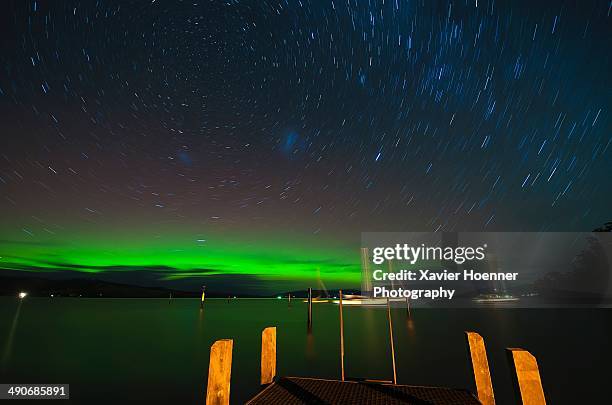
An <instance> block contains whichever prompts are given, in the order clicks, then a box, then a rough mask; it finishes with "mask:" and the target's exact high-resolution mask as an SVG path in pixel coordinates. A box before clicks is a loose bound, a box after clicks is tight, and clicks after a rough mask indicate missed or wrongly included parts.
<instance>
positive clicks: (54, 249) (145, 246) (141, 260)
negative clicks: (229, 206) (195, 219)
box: [0, 230, 360, 286]
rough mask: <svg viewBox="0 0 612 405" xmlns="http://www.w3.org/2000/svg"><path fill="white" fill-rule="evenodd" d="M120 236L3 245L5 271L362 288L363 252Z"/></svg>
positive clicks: (306, 243)
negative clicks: (146, 274)
mask: <svg viewBox="0 0 612 405" xmlns="http://www.w3.org/2000/svg"><path fill="white" fill-rule="evenodd" d="M167 235H168V233H164V236H163V237H161V236H160V235H159V234H147V233H146V232H143V234H142V235H124V234H121V235H113V233H112V232H111V231H110V230H107V231H106V232H103V233H96V234H91V233H89V234H88V233H84V232H80V233H79V232H77V233H74V236H73V237H72V238H69V237H65V236H64V237H61V236H58V235H51V236H49V237H37V235H31V234H28V233H26V232H23V236H22V235H20V237H19V238H12V239H11V238H7V237H6V234H4V235H2V238H1V240H0V269H2V270H17V271H28V272H56V271H75V272H82V273H88V274H89V275H95V274H98V273H108V272H120V271H147V270H148V271H155V272H156V273H157V274H159V279H160V280H179V279H188V278H202V279H203V278H205V277H208V276H211V275H249V276H253V277H256V278H257V279H261V280H269V281H274V280H277V281H289V282H314V281H316V280H319V279H320V280H322V281H323V282H324V283H330V284H332V285H335V284H339V283H343V284H349V285H351V286H357V285H358V283H359V280H360V272H359V249H358V247H357V246H356V247H350V246H346V245H340V244H336V243H332V242H330V241H320V240H303V239H302V240H296V239H291V238H288V237H283V236H278V235H277V236H274V237H272V236H269V235H267V236H264V235H259V237H256V235H251V236H248V235H246V234H243V235H233V236H232V237H227V235H226V237H224V238H220V237H210V238H204V237H199V236H196V237H193V236H192V235H189V236H186V234H185V233H183V234H182V235H179V234H177V233H172V234H171V235H172V236H167Z"/></svg>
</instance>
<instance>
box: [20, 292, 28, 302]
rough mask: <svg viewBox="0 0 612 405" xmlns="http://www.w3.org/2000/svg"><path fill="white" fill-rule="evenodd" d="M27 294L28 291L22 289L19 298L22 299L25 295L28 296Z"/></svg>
mask: <svg viewBox="0 0 612 405" xmlns="http://www.w3.org/2000/svg"><path fill="white" fill-rule="evenodd" d="M27 295H28V293H27V292H24V291H21V292H20V293H19V295H18V297H19V299H21V300H22V299H24V298H25V297H27Z"/></svg>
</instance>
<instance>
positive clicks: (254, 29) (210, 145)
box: [0, 0, 612, 283]
mask: <svg viewBox="0 0 612 405" xmlns="http://www.w3.org/2000/svg"><path fill="white" fill-rule="evenodd" d="M611 4H612V3H610V2H605V1H581V2H534V1H531V2H527V1H483V0H465V1H463V0H462V1H451V2H442V1H440V2H438V1H424V0H423V1H403V0H385V1H374V0H342V1H340V0H333V1H306V0H298V1H293V0H286V1H278V2H276V1H275V2H271V1H263V0H258V1H238V0H233V1H220V0H214V1H161V0H157V1H155V0H153V1H137V2H132V1H130V2H128V1H101V0H99V1H77V2H71V1H12V2H8V3H7V4H5V5H4V6H3V9H4V11H3V13H2V14H3V17H2V19H3V23H2V28H1V29H2V32H3V34H2V39H1V40H2V52H1V53H0V62H1V66H2V70H1V73H0V114H1V119H0V132H1V133H2V136H1V143H0V220H1V225H0V239H1V240H0V256H1V257H0V267H1V268H2V269H4V270H5V271H12V270H32V271H45V272H47V271H53V270H58V271H59V270H67V269H70V270H76V271H82V272H94V273H105V272H113V273H120V272H121V270H122V269H128V270H129V269H131V270H147V269H149V270H151V269H157V270H156V271H160V270H159V269H160V268H161V269H164V270H163V271H161V273H163V275H162V276H161V278H163V279H168V280H170V279H176V278H193V277H196V278H197V277H199V276H208V275H210V274H211V273H212V274H234V275H244V276H247V275H248V276H252V277H254V278H256V279H262V280H266V279H272V278H277V279H287V278H293V279H300V280H303V279H308V278H309V277H315V276H316V277H318V276H319V275H320V276H321V277H322V278H324V279H326V280H329V281H331V282H332V283H339V282H342V281H345V282H349V281H350V282H357V277H358V272H359V268H358V267H359V255H358V247H359V239H360V233H361V232H364V231H480V230H490V231H500V230H501V231H523V230H525V231H540V230H544V231H545V230H560V231H565V230H567V231H570V230H591V229H593V228H595V227H597V226H599V225H601V224H602V223H604V222H605V221H608V220H610V215H611V210H610V207H612V188H611V186H612V183H611V181H610V176H611V175H612V163H611V161H610V158H611V150H612V146H611V145H610V144H611V140H612V131H611V126H610V118H609V114H608V111H609V108H610V105H611V93H610V88H611V86H610V76H609V73H610V71H611V69H610V58H609V50H610V45H611V38H612V36H611V34H612V30H611V26H612V25H611V12H612V11H611V8H612V6H611ZM156 266H157V267H156ZM156 274H157V273H156Z"/></svg>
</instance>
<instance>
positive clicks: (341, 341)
mask: <svg viewBox="0 0 612 405" xmlns="http://www.w3.org/2000/svg"><path fill="white" fill-rule="evenodd" d="M340 369H341V374H342V381H344V318H343V317H342V290H340Z"/></svg>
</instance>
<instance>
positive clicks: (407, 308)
mask: <svg viewBox="0 0 612 405" xmlns="http://www.w3.org/2000/svg"><path fill="white" fill-rule="evenodd" d="M406 313H407V314H408V318H411V317H412V314H411V313H410V301H409V299H408V297H406Z"/></svg>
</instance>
